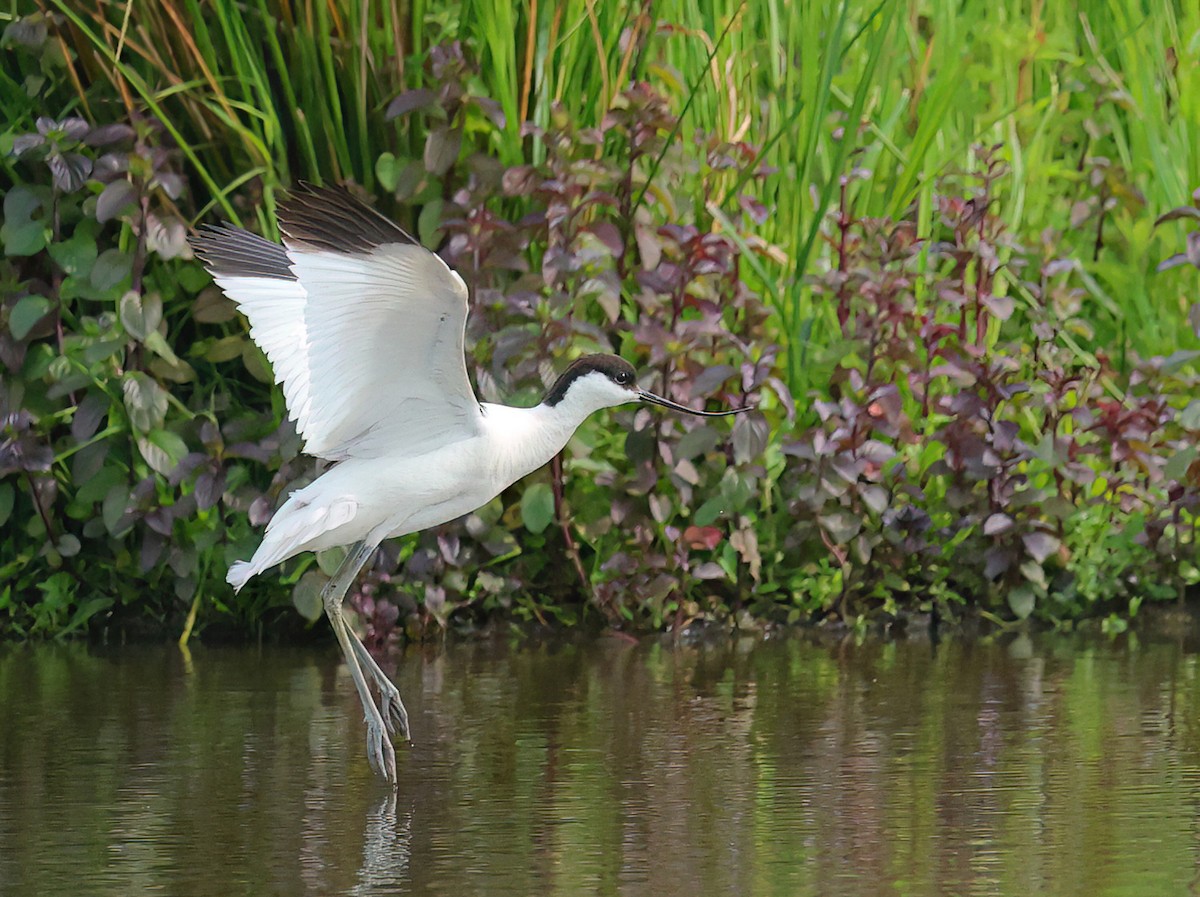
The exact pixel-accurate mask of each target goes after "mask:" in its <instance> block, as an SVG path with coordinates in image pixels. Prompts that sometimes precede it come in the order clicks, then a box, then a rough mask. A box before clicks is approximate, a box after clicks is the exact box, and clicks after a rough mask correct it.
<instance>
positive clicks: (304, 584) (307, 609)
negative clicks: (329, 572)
mask: <svg viewBox="0 0 1200 897" xmlns="http://www.w3.org/2000/svg"><path fill="white" fill-rule="evenodd" d="M327 582H329V580H328V579H327V578H326V577H325V576H324V575H323V574H321V573H320V572H319V571H317V570H309V571H308V572H307V573H305V574H304V575H303V576H301V577H300V581H299V582H297V583H296V585H295V587H294V588H293V589H292V606H293V607H295V608H296V610H297V611H299V613H300V616H302V617H304V618H305V619H306V620H310V621H313V622H315V621H317V620H319V619H320V618H321V613H322V612H323V611H324V610H325V603H324V601H323V600H322V598H321V592H322V591H323V590H324V588H325V584H326V583H327Z"/></svg>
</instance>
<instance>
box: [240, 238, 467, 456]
mask: <svg viewBox="0 0 1200 897" xmlns="http://www.w3.org/2000/svg"><path fill="white" fill-rule="evenodd" d="M288 256H289V257H290V258H291V260H292V271H293V272H294V273H295V275H296V278H297V280H298V282H299V284H300V285H301V286H302V288H303V289H304V292H305V293H306V296H307V301H306V302H305V305H304V319H303V324H302V326H303V329H304V333H305V346H306V350H305V353H304V367H305V370H304V371H303V372H302V373H300V374H299V376H297V382H298V383H301V384H303V386H302V387H301V388H299V389H298V390H297V394H296V399H297V401H298V404H297V405H296V406H295V414H296V421H297V426H298V428H299V429H300V432H301V434H302V435H303V436H304V440H305V444H306V450H307V451H308V452H309V453H310V454H313V455H318V456H320V457H323V458H333V459H340V458H346V457H351V456H353V457H362V458H377V457H380V456H382V455H384V454H389V453H397V454H401V455H416V454H420V453H422V452H424V451H428V450H429V449H431V448H434V447H436V446H438V445H441V444H445V443H450V442H456V441H458V440H460V439H466V438H469V437H471V436H474V435H475V434H476V433H477V432H478V428H479V420H480V414H481V413H480V410H479V401H478V399H477V398H476V397H475V393H474V391H473V390H472V389H471V384H470V381H469V380H468V379H467V372H466V367H465V363H464V358H463V352H464V346H463V331H464V327H465V325H466V318H467V288H466V284H464V283H463V281H462V279H461V278H460V277H459V276H458V275H457V274H456V273H454V272H453V271H451V270H450V268H449V267H447V265H446V264H445V263H444V262H443V261H442V260H441V259H440V258H438V257H437V256H436V255H434V254H433V253H431V252H429V251H427V250H425V249H423V248H421V247H419V246H410V245H404V244H400V243H390V244H387V245H384V246H380V247H378V248H376V249H375V250H374V251H372V252H371V253H370V254H369V255H357V254H356V255H344V254H341V253H334V252H327V251H312V250H308V249H306V248H304V247H303V246H301V247H291V246H289V247H288ZM287 326H289V327H290V326H294V325H292V324H290V323H289V324H288V325H287ZM271 339H273V334H272V337H270V338H268V342H270V341H271ZM266 344H267V343H260V345H263V346H264V348H265V346H266ZM285 394H286V393H285ZM290 407H292V406H289V408H290Z"/></svg>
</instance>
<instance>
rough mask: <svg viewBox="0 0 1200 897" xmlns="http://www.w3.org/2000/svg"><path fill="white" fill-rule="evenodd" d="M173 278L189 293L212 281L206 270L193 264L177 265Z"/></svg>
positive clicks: (197, 290) (199, 289) (202, 287)
mask: <svg viewBox="0 0 1200 897" xmlns="http://www.w3.org/2000/svg"><path fill="white" fill-rule="evenodd" d="M175 280H176V282H177V283H178V284H179V285H180V286H181V287H183V288H184V289H185V290H186V291H187V292H189V293H198V292H200V291H201V290H202V289H204V288H205V287H206V286H208V285H209V284H210V283H211V282H212V278H211V277H209V276H208V272H207V271H205V270H204V269H203V268H202V267H200V266H199V265H195V264H191V265H184V264H181V265H179V267H178V270H176V272H175ZM231 304H232V303H231Z"/></svg>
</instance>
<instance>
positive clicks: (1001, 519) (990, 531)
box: [983, 513, 1013, 536]
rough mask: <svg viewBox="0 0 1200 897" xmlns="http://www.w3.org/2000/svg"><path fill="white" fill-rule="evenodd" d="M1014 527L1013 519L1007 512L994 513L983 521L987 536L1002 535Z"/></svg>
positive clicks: (984, 532) (984, 531)
mask: <svg viewBox="0 0 1200 897" xmlns="http://www.w3.org/2000/svg"><path fill="white" fill-rule="evenodd" d="M1012 528H1013V519H1012V518H1011V517H1009V516H1008V515H1007V514H999V513H997V514H992V515H990V516H989V517H988V519H987V520H985V521H984V522H983V534H984V535H985V536H1001V535H1003V534H1004V533H1007V532H1008V531H1009V530H1011V529H1012Z"/></svg>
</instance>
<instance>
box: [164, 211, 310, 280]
mask: <svg viewBox="0 0 1200 897" xmlns="http://www.w3.org/2000/svg"><path fill="white" fill-rule="evenodd" d="M188 243H189V244H190V245H191V247H192V251H193V252H195V253H196V257H197V258H199V259H200V261H201V262H202V263H203V264H204V267H205V268H206V269H207V270H208V272H209V273H210V274H212V275H213V276H214V277H222V276H224V277H271V278H277V279H280V280H295V279H296V275H295V274H293V273H292V268H291V264H292V260H291V259H290V258H288V254H287V251H286V250H285V249H284V248H283V247H282V246H280V245H279V244H278V243H272V242H271V241H270V240H265V239H263V238H262V237H260V236H258V235H257V234H252V233H250V231H248V230H243V229H242V228H240V227H235V226H234V225H232V224H204V225H201V227H200V230H199V231H198V232H197V233H195V234H192V235H191V236H190V237H188Z"/></svg>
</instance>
